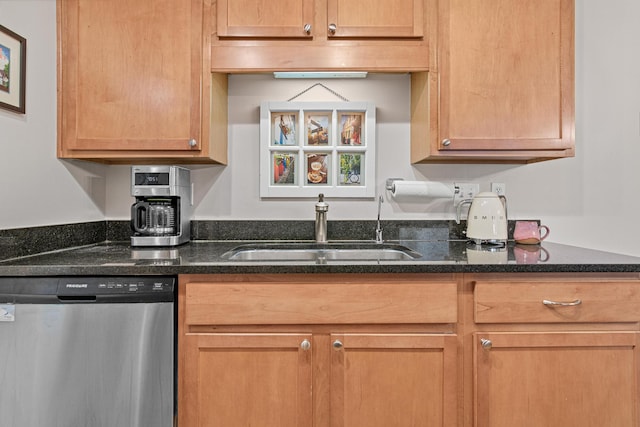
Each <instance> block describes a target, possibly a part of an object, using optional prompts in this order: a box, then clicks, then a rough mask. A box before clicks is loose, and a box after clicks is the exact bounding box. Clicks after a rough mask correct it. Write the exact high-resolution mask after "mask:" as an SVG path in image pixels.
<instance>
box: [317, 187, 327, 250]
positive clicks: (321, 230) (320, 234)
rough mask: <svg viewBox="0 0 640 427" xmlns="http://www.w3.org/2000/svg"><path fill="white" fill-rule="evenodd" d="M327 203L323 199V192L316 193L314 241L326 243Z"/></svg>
mask: <svg viewBox="0 0 640 427" xmlns="http://www.w3.org/2000/svg"><path fill="white" fill-rule="evenodd" d="M328 210H329V205H328V204H327V203H326V202H325V201H324V194H322V193H320V194H318V202H317V203H316V243H327V211H328Z"/></svg>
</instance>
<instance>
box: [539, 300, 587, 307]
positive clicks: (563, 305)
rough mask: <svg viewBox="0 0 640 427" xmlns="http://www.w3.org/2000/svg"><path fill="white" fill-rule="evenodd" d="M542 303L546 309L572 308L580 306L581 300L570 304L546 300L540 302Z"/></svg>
mask: <svg viewBox="0 0 640 427" xmlns="http://www.w3.org/2000/svg"><path fill="white" fill-rule="evenodd" d="M542 303H543V304H544V305H546V306H548V307H573V306H576V305H580V304H582V300H580V299H577V300H575V301H571V302H560V301H550V300H548V299H545V300H542Z"/></svg>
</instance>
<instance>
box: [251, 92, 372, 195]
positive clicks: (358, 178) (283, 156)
mask: <svg viewBox="0 0 640 427" xmlns="http://www.w3.org/2000/svg"><path fill="white" fill-rule="evenodd" d="M375 147H376V108H375V105H373V104H372V103H370V102H263V103H262V104H261V106H260V197H263V198H268V197H292V198H296V197H308V198H315V197H317V196H318V194H319V193H320V192H322V193H323V194H324V195H325V196H326V197H349V198H359V197H362V198H373V197H375V159H376V148H375Z"/></svg>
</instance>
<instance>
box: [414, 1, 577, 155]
mask: <svg viewBox="0 0 640 427" xmlns="http://www.w3.org/2000/svg"><path fill="white" fill-rule="evenodd" d="M436 33H437V40H431V44H432V49H433V48H434V45H435V46H437V48H435V50H434V51H433V52H432V54H433V55H432V59H431V60H432V63H431V68H430V72H429V73H428V74H427V73H418V74H414V75H413V81H412V98H413V99H412V136H411V137H412V153H411V154H412V162H413V163H420V162H431V161H443V160H445V161H474V160H476V161H477V160H482V161H486V160H488V159H489V160H495V161H509V162H514V161H515V162H531V161H538V160H545V159H552V158H561V157H571V156H573V154H574V126H575V125H574V120H575V119H574V117H575V112H574V98H575V95H574V1H573V0H547V1H544V2H537V1H530V0H529V1H522V0H497V1H496V0H477V1H473V2H469V1H465V0H439V1H438V29H437V32H436Z"/></svg>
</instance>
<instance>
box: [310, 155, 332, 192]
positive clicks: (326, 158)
mask: <svg viewBox="0 0 640 427" xmlns="http://www.w3.org/2000/svg"><path fill="white" fill-rule="evenodd" d="M330 156H331V155H330V154H323V153H311V154H307V175H306V178H307V184H309V185H322V184H327V183H328V182H329V164H330Z"/></svg>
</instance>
